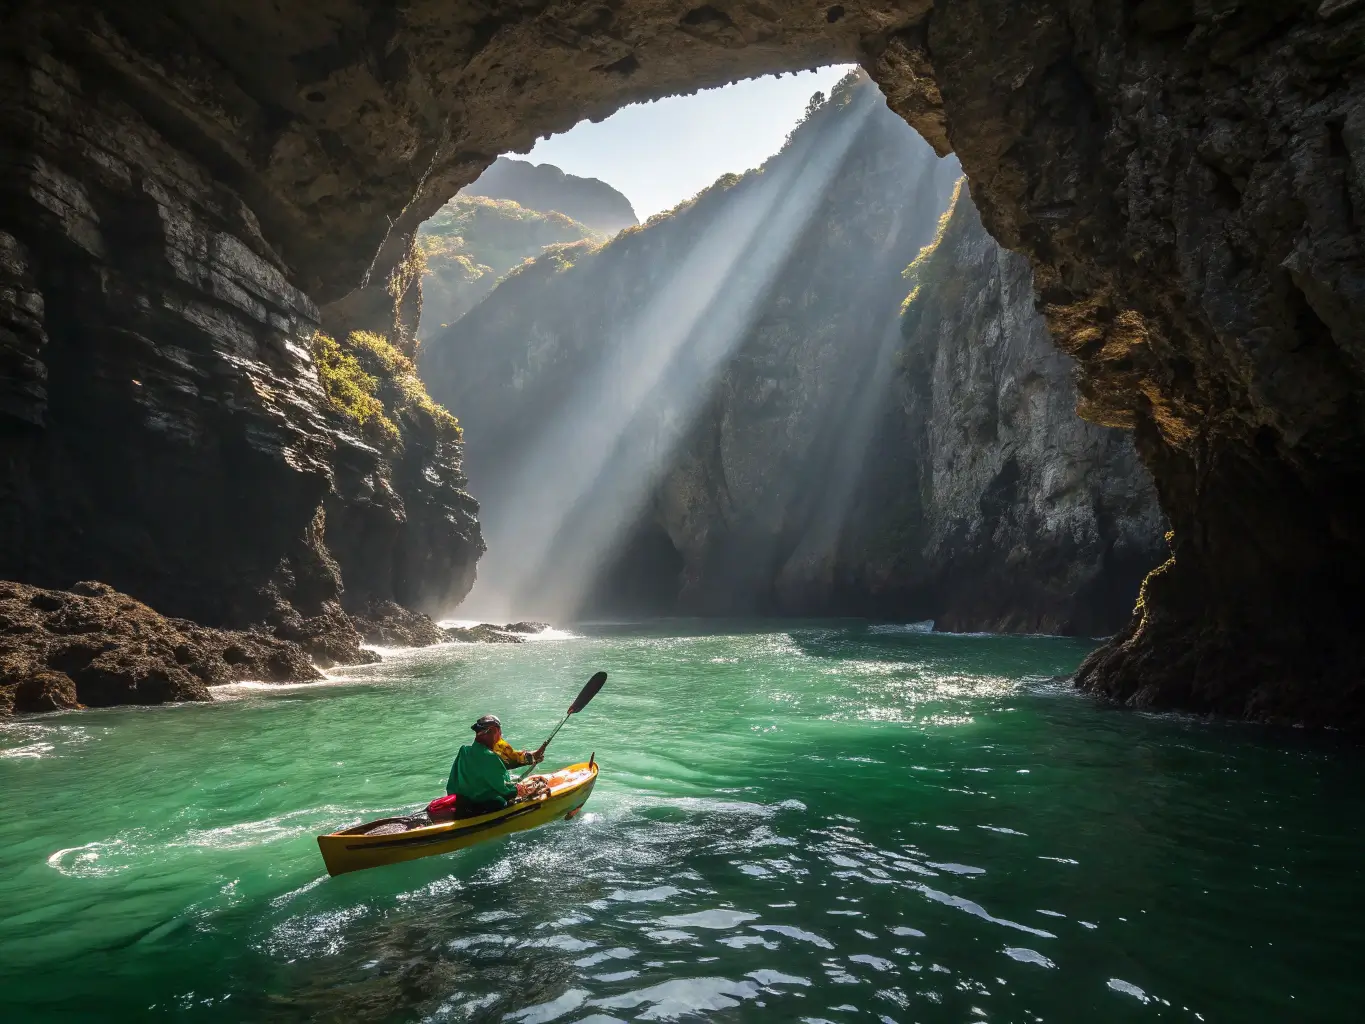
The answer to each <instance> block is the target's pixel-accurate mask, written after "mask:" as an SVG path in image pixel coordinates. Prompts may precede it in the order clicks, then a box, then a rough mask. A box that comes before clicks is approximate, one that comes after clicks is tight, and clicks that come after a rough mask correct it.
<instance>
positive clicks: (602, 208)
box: [460, 156, 640, 235]
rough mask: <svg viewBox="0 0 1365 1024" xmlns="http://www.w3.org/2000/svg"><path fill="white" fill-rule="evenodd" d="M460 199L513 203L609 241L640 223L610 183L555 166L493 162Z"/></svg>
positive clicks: (521, 161) (627, 203) (633, 210)
mask: <svg viewBox="0 0 1365 1024" xmlns="http://www.w3.org/2000/svg"><path fill="white" fill-rule="evenodd" d="M460 194H461V195H465V196H487V197H488V198H489V199H510V200H511V201H512V202H514V203H516V204H517V205H518V206H521V207H524V208H525V209H528V210H543V211H545V212H547V213H550V212H553V213H559V214H562V215H563V216H565V217H568V218H570V219H571V220H575V221H577V222H578V223H580V224H582V225H584V226H585V227H587V228H588V229H589V230H590V231H597V232H600V233H602V234H604V235H614V234H616V232H618V231H620V230H621V229H622V228H629V227H634V226H635V225H636V224H638V223H640V219H639V218H638V217H636V216H635V209H634V207H632V206H631V205H630V200H629V199H627V198H626V197H625V196H623V195H622V194H621V193H620V192H618V191H616V189H614V188H612V187H611V186H610V185H608V184H607V183H606V182H605V181H599V180H598V179H596V178H580V177H579V176H578V175H576V174H565V173H564V172H563V171H561V170H560V169H559V168H558V167H556V166H555V165H554V164H533V163H530V162H529V161H526V160H513V159H511V158H509V157H505V156H500V157H498V158H497V159H496V160H494V161H493V162H492V163H491V164H490V165H489V166H488V169H487V170H486V171H484V172H483V173H482V174H480V175H479V177H478V180H477V181H475V182H474V183H473V184H471V185H466V186H465V187H464V188H462V189H460Z"/></svg>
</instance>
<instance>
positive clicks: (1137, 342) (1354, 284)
mask: <svg viewBox="0 0 1365 1024" xmlns="http://www.w3.org/2000/svg"><path fill="white" fill-rule="evenodd" d="M941 13H942V16H941V17H940V15H939V12H936V14H935V16H934V18H933V20H932V22H931V24H930V25H929V30H928V37H927V38H928V48H929V50H930V51H932V55H933V56H932V63H933V68H934V71H935V73H936V75H937V78H938V82H939V85H940V87H941V89H942V96H943V103H944V106H945V107H946V108H947V109H948V111H949V112H950V119H951V124H952V132H951V135H952V141H953V145H954V147H955V149H956V150H957V152H958V154H959V156H960V157H961V159H962V163H963V166H964V168H965V169H966V170H967V173H968V175H969V176H970V177H971V179H972V181H973V195H974V196H975V197H976V198H977V200H978V202H979V203H980V205H981V208H982V214H983V219H984V220H985V223H986V225H987V227H988V228H990V229H991V230H992V232H994V234H995V235H996V237H997V238H999V239H1000V240H1001V241H1002V242H1003V243H1004V244H1005V245H1007V246H1010V247H1014V248H1018V249H1020V250H1022V251H1023V252H1025V253H1026V254H1027V255H1029V256H1030V257H1031V259H1032V261H1033V264H1034V269H1035V280H1036V283H1037V286H1038V289H1039V293H1040V295H1041V297H1042V300H1043V303H1044V311H1045V313H1046V315H1047V318H1048V321H1049V324H1050V326H1051V328H1052V333H1053V335H1054V337H1056V339H1057V340H1058V343H1059V344H1060V345H1061V346H1062V347H1063V348H1064V349H1066V350H1067V351H1068V352H1071V353H1072V354H1074V355H1075V356H1076V357H1077V359H1078V360H1079V363H1080V367H1081V377H1080V391H1081V396H1082V402H1081V410H1082V413H1083V414H1084V415H1086V416H1088V417H1090V418H1092V419H1094V420H1097V421H1098V422H1103V423H1110V424H1114V425H1120V426H1128V427H1134V428H1136V431H1137V438H1138V444H1139V448H1140V451H1141V452H1142V455H1143V458H1144V461H1145V462H1146V463H1147V465H1148V466H1149V467H1150V468H1151V470H1152V473H1153V476H1154V477H1155V480H1156V484H1157V488H1158V490H1159V492H1160V494H1161V498H1162V503H1163V505H1164V507H1165V509H1166V512H1167V514H1168V516H1169V518H1170V523H1171V527H1172V529H1173V531H1174V538H1173V545H1172V550H1173V554H1174V563H1173V564H1172V565H1171V566H1170V567H1169V568H1168V569H1167V570H1166V571H1164V572H1163V573H1162V574H1161V575H1160V576H1159V577H1157V578H1155V579H1154V580H1153V581H1152V583H1151V585H1150V586H1149V587H1148V589H1147V595H1146V599H1145V601H1144V607H1143V610H1142V612H1141V613H1140V615H1139V617H1138V618H1137V619H1136V620H1135V621H1134V622H1133V624H1132V627H1131V628H1130V630H1129V631H1128V632H1127V634H1125V636H1123V637H1121V638H1119V639H1118V640H1116V642H1115V643H1114V644H1112V645H1111V646H1109V647H1107V648H1106V649H1104V650H1102V651H1100V652H1098V653H1097V654H1096V656H1095V657H1094V658H1092V659H1091V660H1090V662H1088V663H1087V665H1086V666H1085V668H1084V669H1083V670H1082V672H1081V676H1080V680H1081V682H1082V684H1083V685H1085V686H1087V687H1088V688H1091V689H1093V690H1095V691H1097V692H1100V693H1105V694H1108V695H1111V696H1114V697H1116V698H1119V699H1122V700H1126V701H1129V702H1130V703H1133V704H1136V705H1139V706H1142V705H1158V706H1161V705H1166V706H1169V705H1178V706H1185V707H1193V708H1197V709H1201V710H1210V711H1218V712H1223V713H1231V714H1248V715H1253V716H1257V717H1277V718H1287V719H1297V720H1314V721H1332V720H1335V721H1337V722H1338V723H1339V724H1343V725H1359V724H1360V723H1361V722H1362V721H1365V704H1363V703H1362V701H1365V696H1362V691H1361V689H1360V686H1359V682H1358V680H1359V666H1360V664H1361V663H1362V656H1365V649H1362V647H1361V640H1360V633H1359V630H1358V629H1357V628H1356V627H1355V626H1354V625H1353V623H1356V622H1358V621H1359V619H1360V615H1361V612H1362V610H1365V609H1362V605H1361V600H1362V599H1361V594H1362V588H1361V584H1362V582H1365V581H1363V580H1362V570H1363V569H1365V560H1363V559H1362V554H1365V552H1362V544H1363V543H1365V534H1363V533H1362V531H1361V528H1360V524H1361V522H1362V512H1365V506H1363V505H1362V502H1365V497H1363V496H1365V488H1363V487H1362V483H1363V482H1365V480H1363V479H1362V466H1365V463H1362V461H1361V456H1362V454H1365V452H1362V444H1363V443H1365V433H1363V432H1362V426H1365V424H1363V423H1362V419H1361V408H1362V406H1361V397H1362V382H1361V370H1362V364H1361V352H1362V348H1361V345H1362V339H1365V333H1362V331H1363V328H1362V325H1363V324H1365V305H1362V303H1365V264H1363V263H1362V254H1361V249H1360V241H1361V235H1360V224H1361V212H1362V210H1363V209H1365V205H1363V204H1365V173H1363V172H1365V142H1362V138H1363V137H1362V135H1361V129H1360V125H1361V124H1362V123H1365V122H1362V117H1365V103H1362V100H1363V99H1365V91H1363V90H1365V84H1363V82H1365V80H1362V77H1361V75H1360V62H1361V59H1362V53H1363V52H1365V42H1363V36H1362V33H1365V9H1362V8H1361V7H1360V6H1359V5H1357V4H1345V3H1316V2H1314V3H1284V4H1245V3H1223V4H1216V5H1201V4H1181V3H1145V4H1142V5H1139V6H1137V7H1135V8H1133V9H1132V10H1131V13H1128V14H1126V15H1124V16H1123V17H1121V18H1120V17H1118V15H1117V13H1116V12H1112V11H1110V10H1109V8H1108V7H1107V6H1106V5H1101V4H1094V5H1081V6H1080V7H1075V6H1074V5H1073V6H1072V7H1071V8H1069V9H1067V10H1065V11H1064V10H1063V9H1062V8H1061V5H1048V4H1023V5H1015V6H1012V7H1011V6H1010V5H1006V4H1001V3H992V2H986V3H980V2H965V3H959V2H953V3H949V4H945V5H943V10H942V12H941ZM987 26H989V27H990V31H991V33H992V39H994V40H999V41H1001V45H1000V46H998V47H997V48H995V49H993V50H992V51H991V52H990V56H989V59H988V60H986V61H984V62H983V61H982V60H981V55H982V48H981V39H982V33H983V32H984V31H985V30H986V28H987ZM1006 82H1008V83H1010V89H1009V90H1008V96H1009V99H1008V100H1006V99H1005V98H1004V96H1005V95H1006V93H1005V92H1002V91H1001V89H1000V86H1001V84H1002V83H1006Z"/></svg>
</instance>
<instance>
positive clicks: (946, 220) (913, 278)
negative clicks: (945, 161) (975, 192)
mask: <svg viewBox="0 0 1365 1024" xmlns="http://www.w3.org/2000/svg"><path fill="white" fill-rule="evenodd" d="M966 180H967V179H966V177H961V178H958V179H957V184H956V185H954V186H953V195H952V198H951V199H949V200H948V208H947V209H946V210H944V211H943V213H941V214H940V215H939V218H938V227H937V228H935V230H934V237H933V238H932V239H931V240H930V242H929V244H928V245H926V246H924V248H922V249H920V251H919V255H918V256H916V257H915V258H914V259H913V260H911V261H910V265H909V266H908V267H906V268H905V269H904V270H902V271H901V277H903V278H905V279H906V280H907V281H909V282H910V284H911V288H910V294H909V295H907V296H906V297H905V301H904V302H902V303H901V312H902V313H906V312H908V311H909V310H910V307H911V306H913V305H914V304H915V300H916V299H917V298H919V294H920V288H921V286H922V285H923V284H924V280H923V278H924V274H925V272H926V271H927V270H928V269H929V261H930V260H932V259H933V257H934V253H936V252H937V251H938V247H939V246H940V245H942V244H943V236H944V235H946V234H947V233H948V225H949V224H951V223H952V222H953V211H954V210H956V209H957V201H958V199H959V198H960V197H961V195H962V183H963V182H964V181H966Z"/></svg>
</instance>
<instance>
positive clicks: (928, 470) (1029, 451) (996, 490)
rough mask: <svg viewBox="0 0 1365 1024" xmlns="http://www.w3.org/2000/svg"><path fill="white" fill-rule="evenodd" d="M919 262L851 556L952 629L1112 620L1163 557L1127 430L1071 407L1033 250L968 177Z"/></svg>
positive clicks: (862, 575)
mask: <svg viewBox="0 0 1365 1024" xmlns="http://www.w3.org/2000/svg"><path fill="white" fill-rule="evenodd" d="M910 276H911V277H912V280H911V281H910V282H909V283H910V286H911V287H912V288H913V289H914V292H913V298H912V299H911V300H910V302H909V303H908V306H907V309H906V311H905V315H904V318H903V323H902V330H903V334H904V341H903V347H902V348H901V350H900V352H899V359H898V362H899V373H897V375H896V378H895V386H894V390H893V394H892V401H891V405H890V407H889V408H888V410H887V411H886V413H885V415H884V418H883V420H882V423H881V425H880V427H879V432H878V435H877V436H878V438H879V440H878V442H877V450H878V451H879V452H885V453H887V454H888V460H889V462H890V465H889V466H888V467H886V469H883V470H882V471H881V472H880V473H873V474H872V475H871V476H870V478H869V479H868V480H867V482H866V483H865V484H864V487H863V492H862V498H863V500H862V504H861V507H860V514H859V517H858V519H857V521H856V522H854V523H853V524H852V525H851V527H850V529H849V532H848V536H847V537H846V539H845V542H844V544H845V547H846V550H847V551H848V552H849V554H848V555H846V556H845V557H846V559H847V560H848V561H849V562H850V563H851V565H850V567H849V570H848V571H850V572H851V576H852V578H853V579H855V580H861V581H862V585H863V587H864V588H865V589H866V590H867V591H868V592H869V593H871V594H873V595H878V596H879V597H880V599H881V600H883V601H885V600H894V599H898V600H899V601H901V602H904V606H905V608H906V610H907V612H911V613H914V612H916V611H917V612H918V613H919V614H923V615H925V616H927V617H932V618H934V619H935V620H936V622H937V625H938V627H939V628H941V629H989V630H998V631H1024V632H1049V633H1075V634H1081V635H1091V636H1093V635H1098V634H1102V633H1108V632H1112V631H1113V630H1114V629H1116V628H1118V627H1119V626H1120V625H1122V624H1123V623H1124V622H1125V621H1126V620H1127V618H1128V616H1129V614H1130V613H1131V609H1132V607H1133V602H1134V598H1135V597H1136V595H1137V591H1138V584H1139V581H1140V580H1141V579H1142V577H1143V575H1144V574H1145V573H1146V572H1147V571H1148V570H1149V569H1151V568H1152V567H1153V566H1154V565H1155V564H1157V563H1158V562H1159V561H1161V559H1162V557H1163V553H1162V544H1161V534H1162V529H1163V527H1162V520H1161V514H1160V510H1159V508H1158V506H1157V501H1156V494H1155V491H1154V490H1153V488H1152V484H1151V480H1150V478H1149V477H1148V475H1147V472H1146V471H1145V469H1143V467H1142V466H1141V464H1140V463H1139V461H1138V458H1137V453H1136V451H1135V450H1134V447H1133V444H1132V438H1131V436H1130V435H1129V434H1127V433H1126V432H1123V431H1119V430H1114V429H1107V428H1103V427H1097V426H1095V425H1093V424H1090V423H1086V422H1084V421H1082V420H1080V419H1079V418H1078V417H1077V416H1076V414H1075V398H1076V395H1075V390H1074V387H1073V385H1072V375H1073V373H1074V363H1073V361H1072V360H1071V359H1070V358H1068V357H1067V356H1065V355H1063V354H1062V353H1060V352H1058V351H1057V350H1056V348H1055V347H1054V346H1053V345H1052V343H1051V340H1050V339H1049V337H1048V335H1047V330H1046V327H1045V325H1044V323H1043V321H1042V318H1041V317H1040V316H1039V315H1038V314H1037V313H1036V312H1035V311H1034V308H1033V302H1034V293H1033V287H1032V280H1031V276H1030V274H1029V270H1028V265H1027V263H1026V262H1025V261H1024V260H1023V258H1022V257H1019V256H1017V255H1015V254H1013V253H1010V252H1006V251H1004V250H1002V249H1001V248H1000V247H999V246H998V245H997V244H996V243H995V241H994V240H993V239H991V238H990V236H988V235H987V234H986V233H985V231H984V229H983V228H982V226H981V222H980V219H979V217H978V216H977V213H976V210H975V207H974V206H973V205H972V203H971V201H970V198H969V197H968V196H967V195H966V194H965V192H964V193H963V194H962V195H961V196H960V198H959V199H958V201H957V203H956V205H955V207H954V210H953V213H952V215H951V217H950V218H949V219H948V221H947V223H946V224H945V225H944V231H943V233H942V235H941V237H940V239H939V240H938V242H937V244H936V245H935V246H934V248H933V249H932V251H931V253H929V254H926V256H925V257H922V258H921V259H920V260H918V261H917V263H916V265H915V268H914V270H913V271H912V272H911V275H910ZM912 453H918V455H919V461H918V463H916V462H915V461H914V457H913V454H912ZM907 455H909V456H910V457H907ZM887 469H889V470H890V472H887V471H886V470H887ZM888 555H889V557H888Z"/></svg>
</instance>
